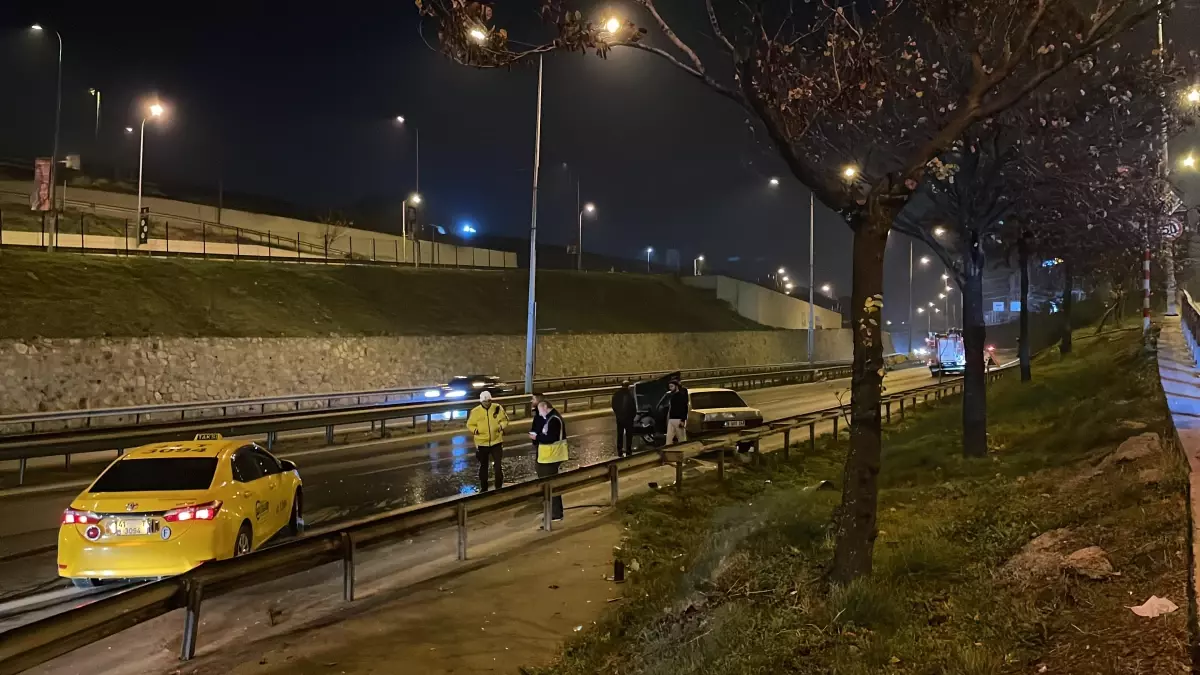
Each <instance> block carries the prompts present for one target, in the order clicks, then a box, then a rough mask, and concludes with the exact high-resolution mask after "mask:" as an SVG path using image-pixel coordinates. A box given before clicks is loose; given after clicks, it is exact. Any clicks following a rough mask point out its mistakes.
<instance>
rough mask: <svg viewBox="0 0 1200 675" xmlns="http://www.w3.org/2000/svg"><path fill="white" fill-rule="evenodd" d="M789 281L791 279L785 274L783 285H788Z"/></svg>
mask: <svg viewBox="0 0 1200 675" xmlns="http://www.w3.org/2000/svg"><path fill="white" fill-rule="evenodd" d="M789 281H791V279H789V278H788V276H787V275H786V274H785V275H783V283H785V284H786V283H787V282H789Z"/></svg>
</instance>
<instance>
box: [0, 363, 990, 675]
mask: <svg viewBox="0 0 1200 675" xmlns="http://www.w3.org/2000/svg"><path fill="white" fill-rule="evenodd" d="M1012 365H1013V364H1008V365H1007V366H1002V367H1000V368H993V369H992V370H991V371H990V372H989V373H988V375H987V377H988V380H989V381H990V380H992V379H995V378H996V377H999V376H1000V375H1002V374H1003V373H1004V372H1007V371H1008V370H1009V369H1010V366H1012ZM962 386H963V383H962V380H961V378H954V379H953V380H946V381H943V382H940V383H937V384H931V385H928V386H925V387H920V388H917V389H909V390H906V391H903V392H897V393H894V394H888V395H885V396H883V397H882V398H881V400H880V408H881V410H880V413H881V415H882V416H883V419H884V421H886V422H890V421H891V417H892V406H893V405H898V412H899V414H900V416H901V417H903V416H904V414H905V403H906V402H907V401H909V400H911V401H912V402H913V403H912V407H915V406H916V405H917V402H918V400H920V399H923V400H924V401H928V400H929V398H930V397H931V396H932V397H934V398H935V400H936V399H940V398H942V397H943V396H946V395H951V394H954V393H957V392H959V391H961V389H962ZM849 408H850V406H849V405H844V406H835V407H832V408H826V409H823V410H818V411H814V412H809V413H804V414H801V415H796V416H793V417H788V418H784V419H781V420H775V421H773V422H770V423H769V424H768V425H765V426H763V427H760V428H758V429H754V430H745V431H741V432H738V433H735V434H728V435H723V436H720V437H715V438H710V439H705V440H700V441H693V442H690V443H686V444H683V445H679V446H675V447H672V448H669V449H665V450H660V451H657V452H644V453H640V454H637V455H634V456H632V457H624V458H618V459H611V460H608V461H605V462H600V463H598V464H593V465H590V466H585V467H580V468H578V469H574V470H571V471H567V472H565V473H561V474H558V475H557V476H550V477H547V478H541V479H536V480H533V481H529V482H525V483H519V484H517V485H511V486H509V487H505V488H501V489H499V490H494V491H490V492H483V493H478V494H474V495H466V496H454V497H448V498H446V499H441V500H437V501H434V502H429V503H426V504H420V505H417V506H412V507H407V508H403V509H397V510H395V511H391V512H389V513H385V514H381V515H377V516H373V517H370V518H365V519H362V520H359V521H355V522H351V523H347V524H342V525H339V526H337V528H336V529H330V530H327V531H323V532H314V533H311V534H307V535H305V536H303V537H301V538H299V539H295V540H292V541H290V542H285V543H282V544H279V545H277V546H273V547H271V548H268V549H263V550H260V551H257V552H255V553H252V554H250V555H247V556H244V557H241V558H233V559H229V560H222V561H218V562H213V563H207V564H205V565H203V566H201V567H199V568H196V569H194V570H192V571H190V572H187V573H186V574H183V575H180V576H176V577H170V578H167V579H162V580H159V581H154V582H151V583H148V584H145V585H142V586H138V587H136V588H133V589H131V590H128V591H125V592H122V593H119V594H117V595H115V596H111V597H108V598H104V599H101V600H98V601H96V602H93V603H91V604H88V605H84V606H82V607H78V608H75V609H71V610H68V611H66V612H63V613H61V614H57V615H54V616H50V617H47V618H44V619H41V620H39V621H35V622H32V623H29V624H26V625H24V626H20V627H18V628H15V629H13V630H10V631H8V632H6V633H3V634H2V637H0V675H13V674H15V673H19V672H21V671H23V670H26V669H28V668H32V667H33V666H36V665H38V664H41V663H45V662H46V661H49V660H50V659H53V658H55V657H58V656H61V655H63V654H66V653H68V652H70V651H73V650H75V649H78V648H79V647H82V646H85V645H88V644H92V643H94V642H98V641H99V640H101V639H103V638H105V637H108V636H110V635H114V634H116V633H119V632H121V631H124V630H126V629H128V628H132V627H133V626H136V625H137V624H139V623H143V622H145V621H149V620H150V619H153V618H155V617H158V616H162V615H163V614H167V613H168V612H171V611H173V610H175V609H180V608H182V609H184V610H185V612H184V625H183V641H182V644H181V647H180V659H181V660H184V661H186V660H189V659H191V658H192V657H193V656H195V653H196V638H197V632H198V629H199V623H200V621H199V619H200V608H201V604H202V603H203V601H204V599H206V598H212V597H217V596H220V595H224V594H226V593H230V592H232V591H235V590H238V589H239V588H242V587H246V586H252V585H254V584H257V583H262V582H266V581H270V580H275V579H279V578H282V577H285V576H290V575H293V574H297V573H300V572H303V571H306V570H310V569H313V568H316V567H320V566H322V565H326V564H329V563H334V562H341V564H342V577H343V583H342V592H343V598H344V599H345V600H346V601H347V602H349V601H353V600H354V592H355V578H354V571H355V562H354V560H355V554H356V552H357V551H358V550H360V549H364V548H370V547H373V546H380V545H383V544H387V543H391V542H395V541H400V540H402V539H407V538H410V537H411V536H413V535H414V534H416V533H418V532H420V531H422V530H425V529H428V528H430V527H434V526H439V525H453V526H454V527H455V528H456V530H457V556H458V559H459V560H466V559H467V553H468V550H467V549H468V540H467V519H468V517H469V516H471V515H481V514H485V513H490V512H493V511H497V510H501V509H505V508H510V507H512V506H517V505H520V504H523V503H525V502H528V501H530V500H531V499H534V498H540V499H541V501H542V514H543V526H544V527H545V529H546V530H547V531H550V530H551V529H552V521H551V503H552V498H553V496H554V495H555V494H561V493H563V492H566V491H569V490H574V489H578V488H581V487H585V486H589V485H594V484H600V483H605V482H607V483H609V485H610V486H611V490H610V503H611V504H616V502H617V499H618V497H619V482H618V481H619V479H620V476H621V474H622V472H626V473H627V472H630V471H637V470H641V469H645V468H648V467H651V466H661V465H664V464H674V466H675V477H676V489H677V490H681V489H682V487H683V464H684V462H685V461H686V460H687V459H688V458H689V457H694V456H696V455H699V454H703V453H712V452H716V453H718V458H717V462H718V464H717V475H718V478H719V479H723V478H724V473H725V453H726V451H728V450H730V449H733V448H735V447H737V445H738V444H739V443H743V444H744V443H747V442H753V443H754V445H755V447H756V449H757V447H758V443H759V441H761V439H763V438H765V437H768V436H775V435H779V434H782V435H783V438H784V444H783V453H784V457H785V458H786V457H787V456H788V455H789V453H790V450H791V433H792V431H794V430H797V429H802V428H804V427H808V430H809V442H810V448H815V444H816V426H817V425H818V424H820V423H822V422H826V421H830V420H832V421H833V425H834V426H833V431H834V438H835V440H836V439H837V431H838V429H837V424H838V422H837V421H838V420H839V419H841V418H842V417H843V415H845V414H846V413H847V411H848V410H849Z"/></svg>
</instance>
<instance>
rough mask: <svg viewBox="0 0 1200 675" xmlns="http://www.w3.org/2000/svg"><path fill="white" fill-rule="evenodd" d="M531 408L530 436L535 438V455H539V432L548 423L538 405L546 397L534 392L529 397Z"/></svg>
mask: <svg viewBox="0 0 1200 675" xmlns="http://www.w3.org/2000/svg"><path fill="white" fill-rule="evenodd" d="M529 398H530V401H529V404H530V410H531V411H532V412H533V423H532V424H530V425H529V438H531V439H532V440H533V456H534V457H537V449H538V441H537V437H538V434H540V433H542V427H543V426H545V425H546V418H545V417H542V414H541V413H540V412H538V406H539V405H540V404H541V402H542V401H544V400H546V397H545V396H543V395H541V394H533V395H532V396H530V397H529Z"/></svg>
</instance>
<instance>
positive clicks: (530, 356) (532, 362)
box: [525, 56, 543, 394]
mask: <svg viewBox="0 0 1200 675" xmlns="http://www.w3.org/2000/svg"><path fill="white" fill-rule="evenodd" d="M542 78H543V70H542V57H541V56H538V87H537V123H536V126H535V131H534V136H533V138H534V140H533V211H532V215H531V217H530V221H529V306H528V308H527V309H526V318H525V393H526V394H532V393H533V373H534V368H535V367H536V362H537V354H536V350H537V207H538V171H539V169H541V165H542Z"/></svg>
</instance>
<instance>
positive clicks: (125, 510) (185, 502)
mask: <svg viewBox="0 0 1200 675" xmlns="http://www.w3.org/2000/svg"><path fill="white" fill-rule="evenodd" d="M206 501H210V500H209V499H207V494H206V493H198V494H197V495H196V496H195V497H190V496H189V497H181V496H179V495H178V494H170V495H165V494H163V493H156V492H94V493H87V494H83V495H80V496H79V497H78V498H76V499H75V501H73V502H71V508H73V509H76V510H79V511H90V512H92V513H95V514H96V515H98V516H104V515H136V514H162V513H165V512H167V511H170V510H171V509H177V508H179V507H181V506H191V505H192V504H201V503H204V502H206Z"/></svg>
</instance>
